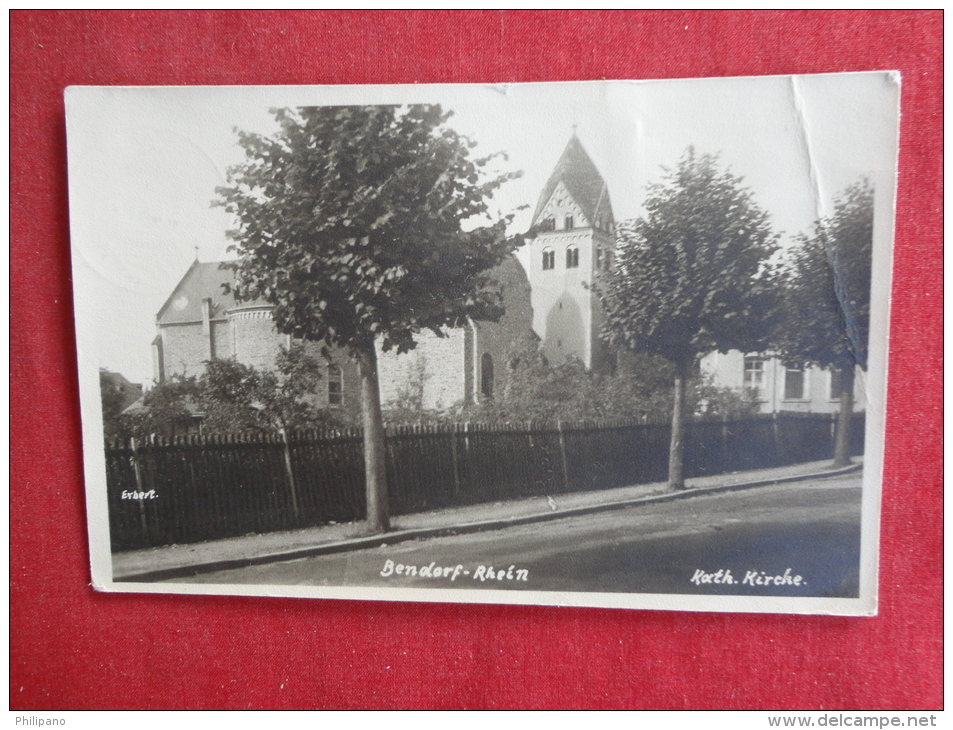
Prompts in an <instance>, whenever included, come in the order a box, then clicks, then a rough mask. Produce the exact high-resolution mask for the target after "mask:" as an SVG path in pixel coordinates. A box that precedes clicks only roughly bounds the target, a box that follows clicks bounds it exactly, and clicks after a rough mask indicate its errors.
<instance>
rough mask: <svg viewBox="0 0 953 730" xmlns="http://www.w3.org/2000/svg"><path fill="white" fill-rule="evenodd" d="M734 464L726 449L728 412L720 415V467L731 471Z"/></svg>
mask: <svg viewBox="0 0 953 730" xmlns="http://www.w3.org/2000/svg"><path fill="white" fill-rule="evenodd" d="M733 466H734V464H732V462H731V452H730V451H729V450H728V414H727V413H723V414H722V416H721V468H722V469H724V470H726V471H731V468H732V467H733Z"/></svg>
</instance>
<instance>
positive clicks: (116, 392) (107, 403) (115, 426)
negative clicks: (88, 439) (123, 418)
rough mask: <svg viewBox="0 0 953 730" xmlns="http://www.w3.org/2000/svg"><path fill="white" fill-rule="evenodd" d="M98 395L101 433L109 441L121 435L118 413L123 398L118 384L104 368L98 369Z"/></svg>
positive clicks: (121, 406)
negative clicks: (100, 406)
mask: <svg viewBox="0 0 953 730" xmlns="http://www.w3.org/2000/svg"><path fill="white" fill-rule="evenodd" d="M99 395H100V398H101V399H102V407H103V435H104V436H105V438H106V440H108V441H111V440H112V439H114V438H117V437H121V436H122V428H121V425H120V418H119V414H120V413H122V409H123V403H124V401H125V398H124V397H123V393H122V389H121V388H120V387H119V384H118V383H117V382H116V380H115V379H114V378H113V377H111V376H110V373H109V372H108V371H107V370H105V369H104V368H100V369H99Z"/></svg>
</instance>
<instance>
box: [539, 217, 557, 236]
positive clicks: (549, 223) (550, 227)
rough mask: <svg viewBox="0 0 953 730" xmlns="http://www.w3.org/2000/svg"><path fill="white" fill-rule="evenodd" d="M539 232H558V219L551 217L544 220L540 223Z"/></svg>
mask: <svg viewBox="0 0 953 730" xmlns="http://www.w3.org/2000/svg"><path fill="white" fill-rule="evenodd" d="M539 230H540V231H543V232H546V231H555V230H556V219H555V218H553V217H552V216H550V217H549V218H543V220H541V221H540V222H539Z"/></svg>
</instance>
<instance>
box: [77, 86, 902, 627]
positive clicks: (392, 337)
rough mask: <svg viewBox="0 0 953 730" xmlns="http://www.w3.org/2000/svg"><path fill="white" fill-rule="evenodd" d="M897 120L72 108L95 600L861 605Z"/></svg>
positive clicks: (689, 105) (145, 100)
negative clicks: (216, 597)
mask: <svg viewBox="0 0 953 730" xmlns="http://www.w3.org/2000/svg"><path fill="white" fill-rule="evenodd" d="M899 96H900V78H899V75H898V74H896V73H894V72H890V71H882V72H870V73H853V74H824V75H805V76H776V77H750V78H717V79H715V78H712V79H679V80H667V81H599V82H582V83H578V82H574V83H538V84H509V85H505V84H502V85H462V84H461V85H418V86H324V87H237V86H236V87H71V88H69V89H67V90H66V117H67V150H68V165H69V206H70V231H71V239H72V243H71V246H72V267H73V289H74V298H75V302H74V306H75V316H76V333H77V340H76V341H77V357H78V368H79V380H80V398H81V408H82V421H83V454H84V469H85V478H86V496H87V513H88V525H89V535H90V559H91V570H92V583H93V585H94V586H95V587H96V588H97V589H98V590H103V591H126V592H151V593H195V594H233V595H261V596H276V595H277V596H293V597H306V598H333V599H362V600H367V599H374V600H391V601H393V600H400V601H420V602H435V601H437V602H462V603H520V604H544V605H577V606H599V607H610V608H636V609H666V610H691V611H723V612H724V611H738V612H766V613H813V614H836V615H874V614H875V613H876V611H877V564H878V545H879V534H878V531H879V517H880V490H881V484H880V483H881V476H882V471H883V434H884V419H885V392H886V375H887V373H886V355H887V344H888V343H887V332H888V327H887V325H888V313H889V293H890V269H891V251H892V239H893V227H894V205H895V191H896V175H897V170H896V165H897V133H898V124H899V109H898V106H899Z"/></svg>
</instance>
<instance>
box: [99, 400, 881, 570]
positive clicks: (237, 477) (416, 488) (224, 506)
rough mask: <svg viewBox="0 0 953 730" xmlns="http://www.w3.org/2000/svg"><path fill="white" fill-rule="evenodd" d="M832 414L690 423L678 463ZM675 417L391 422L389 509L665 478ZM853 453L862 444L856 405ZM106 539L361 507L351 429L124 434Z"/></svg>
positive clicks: (741, 464) (789, 455)
mask: <svg viewBox="0 0 953 730" xmlns="http://www.w3.org/2000/svg"><path fill="white" fill-rule="evenodd" d="M835 428H836V414H833V415H829V414H798V413H777V414H773V415H765V416H755V417H750V418H745V419H738V420H707V421H696V422H693V423H692V424H690V425H689V427H688V434H687V438H686V447H685V473H686V475H687V476H689V477H692V476H703V475H708V474H719V473H726V472H731V471H741V470H747V469H758V468H766V467H773V466H782V465H785V464H792V463H798V462H805V461H816V460H821V459H828V458H832V456H833V452H834V436H835ZM670 433H671V432H670V426H669V425H667V424H644V423H635V422H611V423H610V422H602V423H600V422H587V423H573V424H570V423H557V424H553V423H547V424H538V423H526V424H506V425H502V426H500V425H485V424H455V425H441V426H403V427H394V428H389V429H388V432H387V479H388V491H389V498H390V504H391V509H392V512H393V514H395V515H401V514H408V513H412V512H420V511H426V510H431V509H439V508H444V507H455V506H461V505H468V504H478V503H483V502H494V501H502V500H512V499H520V498H525V497H534V496H540V495H556V494H565V493H568V492H580V491H589V490H598V489H611V488H614V487H619V486H625V485H629V484H644V483H650V482H657V481H664V480H665V478H666V475H667V467H668V448H669V438H670ZM851 436H852V439H851V440H852V444H851V447H852V448H851V453H853V454H859V453H862V452H863V443H864V414H862V413H861V414H855V415H854V423H853V425H852V429H851ZM106 468H107V489H108V500H109V518H110V536H111V542H112V549H113V551H114V552H116V551H122V550H130V549H137V548H146V547H153V546H158V545H168V544H176V543H189V542H198V541H202V540H214V539H220V538H226V537H235V536H239V535H245V534H248V533H262V532H272V531H277V530H290V529H298V528H304V527H313V526H317V525H323V524H329V523H331V522H351V521H356V520H361V519H364V516H365V496H364V457H363V449H362V435H361V431H360V429H350V430H342V431H334V432H317V431H307V432H301V433H295V434H291V435H289V436H288V437H283V436H277V435H261V434H229V435H223V436H188V437H176V438H171V439H163V438H154V439H152V440H150V441H148V442H145V443H142V442H136V441H135V440H132V441H131V442H130V443H128V444H120V443H113V444H109V445H107V448H106Z"/></svg>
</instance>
